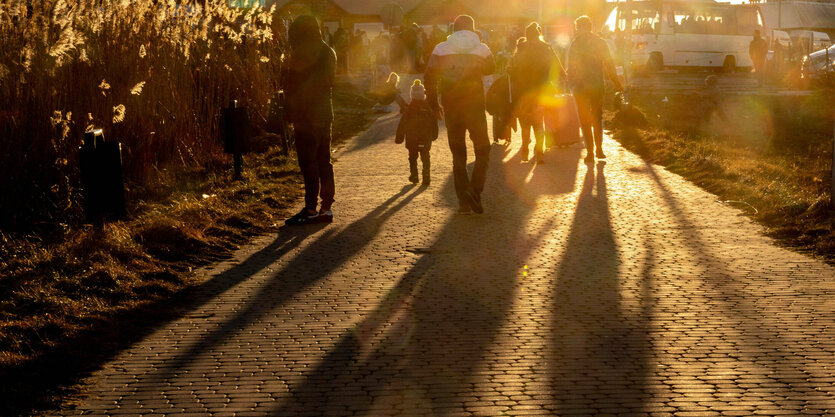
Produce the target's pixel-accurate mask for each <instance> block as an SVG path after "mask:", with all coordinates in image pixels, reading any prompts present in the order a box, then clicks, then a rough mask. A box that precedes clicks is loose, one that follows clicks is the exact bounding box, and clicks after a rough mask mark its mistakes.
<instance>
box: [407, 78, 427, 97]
mask: <svg viewBox="0 0 835 417" xmlns="http://www.w3.org/2000/svg"><path fill="white" fill-rule="evenodd" d="M409 98H411V100H412V101H414V100H426V89H425V88H424V87H423V84H422V83H421V82H420V80H415V82H414V83H413V84H412V89H411V90H409Z"/></svg>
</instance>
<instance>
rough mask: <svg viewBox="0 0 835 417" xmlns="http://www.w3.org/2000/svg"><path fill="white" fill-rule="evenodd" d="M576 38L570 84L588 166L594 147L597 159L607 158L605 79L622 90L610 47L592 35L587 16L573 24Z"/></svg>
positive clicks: (571, 54)
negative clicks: (584, 141) (604, 110)
mask: <svg viewBox="0 0 835 417" xmlns="http://www.w3.org/2000/svg"><path fill="white" fill-rule="evenodd" d="M574 28H575V32H576V35H575V36H574V40H572V41H571V45H570V46H569V47H568V71H567V72H568V74H567V77H568V84H569V86H570V87H571V91H572V93H574V100H575V102H576V103H577V115H578V116H579V118H580V128H581V129H582V131H583V138H585V140H586V159H585V161H586V163H593V162H594V157H595V148H596V150H597V158H598V159H604V158H606V155H605V154H604V153H603V96H604V93H605V91H606V90H605V88H606V84H605V78H608V79H609V80H610V81H611V82H612V84H614V85H615V89H616V90H617V91H623V87H622V86H621V83H620V80H619V79H618V75H617V72H616V71H615V64H614V62H613V61H612V55H611V53H609V46H608V45H606V41H604V40H603V39H601V38H600V37H599V36H597V35H595V34H594V33H592V22H591V18H589V17H588V16H580V17H578V18H577V20H575V21H574Z"/></svg>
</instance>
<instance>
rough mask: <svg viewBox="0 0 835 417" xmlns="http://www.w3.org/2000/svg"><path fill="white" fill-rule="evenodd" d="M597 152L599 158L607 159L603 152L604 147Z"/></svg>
mask: <svg viewBox="0 0 835 417" xmlns="http://www.w3.org/2000/svg"><path fill="white" fill-rule="evenodd" d="M596 153H597V159H606V154H605V153H603V149H598V150H597V152H596Z"/></svg>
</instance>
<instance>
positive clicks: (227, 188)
mask: <svg viewBox="0 0 835 417" xmlns="http://www.w3.org/2000/svg"><path fill="white" fill-rule="evenodd" d="M334 97H335V104H336V108H337V111H336V120H335V122H334V143H335V145H337V146H338V144H339V143H340V142H341V141H343V140H345V139H346V138H348V137H350V136H352V135H354V134H356V133H358V132H359V131H361V130H362V129H364V128H365V127H367V126H368V122H369V120H370V118H369V115H370V111H369V110H370V105H369V104H370V103H368V102H367V101H366V100H364V99H363V98H361V97H360V94H359V91H358V89H356V88H353V87H351V86H347V85H342V86H340V88H339V89H338V90H337V91H336V92H335V95H334ZM340 109H342V110H341V111H340ZM228 159H230V158H217V159H215V160H213V161H212V162H211V163H210V164H207V166H206V167H204V168H202V169H200V170H192V171H187V172H183V171H178V172H175V173H171V174H170V175H168V174H165V175H162V176H161V177H162V178H167V179H168V180H167V181H162V182H160V183H158V184H156V185H155V186H154V188H155V189H156V191H155V192H154V193H148V192H146V193H145V195H154V196H155V199H154V200H153V201H136V202H134V204H133V205H132V207H131V208H130V209H129V211H130V212H131V214H132V216H131V220H129V221H124V222H114V223H110V224H107V225H105V226H104V227H102V228H95V227H92V226H89V225H86V226H82V227H79V228H76V229H71V228H70V227H69V226H65V227H64V228H63V229H62V230H64V231H63V233H62V234H61V235H60V236H56V235H50V236H45V235H30V236H15V235H7V234H2V233H0V243H2V244H1V245H0V369H2V371H0V381H2V382H3V386H4V389H3V390H2V391H0V404H3V405H2V407H0V415H21V414H24V415H29V414H37V413H39V412H42V411H44V410H50V409H54V408H55V407H57V406H59V405H61V404H62V403H63V402H66V401H67V400H68V399H71V398H72V397H74V395H75V394H77V393H78V392H79V388H80V385H79V384H80V383H81V382H82V380H83V378H84V377H86V376H87V375H88V374H89V373H90V372H91V371H92V370H94V369H96V368H97V367H98V366H99V365H100V364H101V363H103V362H104V361H106V360H107V359H108V358H110V357H112V355H114V354H115V353H117V352H119V351H120V350H122V349H124V348H126V347H128V346H130V345H131V344H132V343H134V342H136V341H138V340H140V339H141V338H142V337H143V336H144V335H146V334H147V333H148V332H149V331H150V330H151V329H153V328H154V327H155V326H157V325H159V324H160V323H164V322H166V321H168V320H171V319H173V318H176V317H178V316H180V315H182V314H184V313H185V312H186V311H187V310H188V306H189V305H193V303H194V302H195V297H196V294H195V293H196V289H197V288H199V286H200V284H201V282H200V280H199V277H197V276H195V274H194V273H193V271H194V269H195V268H197V267H200V266H203V265H207V264H210V263H212V262H216V261H218V260H221V259H224V258H226V257H228V256H230V255H231V254H232V252H233V251H234V250H235V249H237V248H238V247H240V246H241V245H242V244H244V243H246V242H247V241H248V240H249V239H250V238H251V237H253V236H255V235H258V234H263V233H267V232H269V231H272V230H275V229H277V228H278V227H279V225H282V224H283V220H284V218H285V217H286V215H287V209H289V208H290V207H292V206H293V205H294V204H295V202H296V201H297V199H298V197H299V196H300V195H301V194H302V183H301V180H300V175H299V173H298V168H297V162H296V160H295V157H294V155H291V156H285V155H282V154H281V152H280V151H279V149H278V148H277V147H267V148H266V149H265V150H264V151H263V152H262V153H258V154H250V155H247V156H245V158H244V160H245V170H246V171H245V175H246V177H247V179H246V180H245V181H238V182H233V181H231V180H230V177H231V166H230V165H231V164H230V163H229V160H228ZM247 167H248V169H247ZM161 171H164V170H161ZM49 229H51V230H55V228H49Z"/></svg>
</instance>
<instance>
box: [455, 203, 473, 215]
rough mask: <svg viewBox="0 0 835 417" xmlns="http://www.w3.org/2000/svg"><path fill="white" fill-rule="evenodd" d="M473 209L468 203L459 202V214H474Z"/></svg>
mask: <svg viewBox="0 0 835 417" xmlns="http://www.w3.org/2000/svg"><path fill="white" fill-rule="evenodd" d="M472 213H473V209H471V208H470V206H469V205H467V204H466V203H463V202H462V203H459V204H458V214H472Z"/></svg>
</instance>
